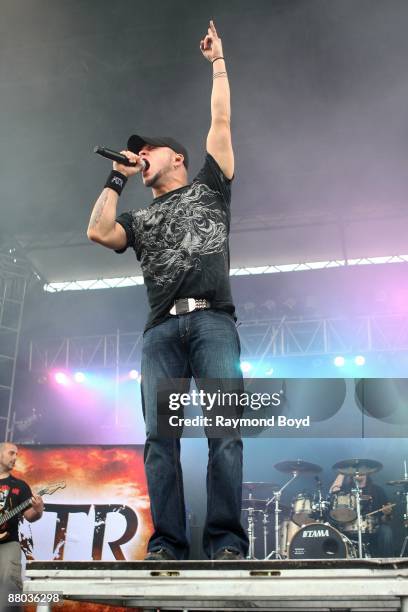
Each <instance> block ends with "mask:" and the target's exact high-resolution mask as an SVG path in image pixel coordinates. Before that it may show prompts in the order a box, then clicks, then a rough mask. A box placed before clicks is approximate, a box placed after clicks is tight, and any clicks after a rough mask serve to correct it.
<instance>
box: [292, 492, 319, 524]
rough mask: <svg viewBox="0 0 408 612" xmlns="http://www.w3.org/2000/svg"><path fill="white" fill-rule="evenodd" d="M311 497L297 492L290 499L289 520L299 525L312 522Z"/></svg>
mask: <svg viewBox="0 0 408 612" xmlns="http://www.w3.org/2000/svg"><path fill="white" fill-rule="evenodd" d="M312 513H313V497H312V496H311V495H308V494H305V493H299V495H296V497H295V498H294V500H293V501H292V515H291V520H292V521H293V522H294V523H296V525H299V527H301V526H302V525H308V524H309V523H313V520H314V519H313V518H312Z"/></svg>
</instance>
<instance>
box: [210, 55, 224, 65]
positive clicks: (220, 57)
mask: <svg viewBox="0 0 408 612" xmlns="http://www.w3.org/2000/svg"><path fill="white" fill-rule="evenodd" d="M219 59H222V60H223V59H224V58H223V57H222V56H221V55H220V56H219V57H216V58H215V59H213V60H212V62H211V63H212V64H213V63H214V62H216V61H217V60H219Z"/></svg>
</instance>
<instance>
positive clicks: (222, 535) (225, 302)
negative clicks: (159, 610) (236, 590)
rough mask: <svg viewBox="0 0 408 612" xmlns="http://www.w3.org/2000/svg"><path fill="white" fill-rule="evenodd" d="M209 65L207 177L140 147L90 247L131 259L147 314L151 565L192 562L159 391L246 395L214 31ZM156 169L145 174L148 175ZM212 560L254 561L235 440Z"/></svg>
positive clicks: (229, 158) (101, 206) (207, 45)
mask: <svg viewBox="0 0 408 612" xmlns="http://www.w3.org/2000/svg"><path fill="white" fill-rule="evenodd" d="M200 49H201V52H202V54H203V56H204V58H205V59H206V60H208V61H209V62H210V63H211V64H212V93H211V126H210V130H209V133H208V136H207V143H206V155H205V161H204V165H203V167H202V168H201V170H200V171H199V173H198V174H197V176H196V177H195V178H194V179H193V180H192V181H191V182H189V179H188V175H187V170H188V154H187V150H186V149H185V147H184V146H183V145H181V144H180V143H179V142H177V141H176V140H174V139H172V138H169V137H161V136H159V137H148V136H139V135H133V136H131V137H130V138H129V140H128V144H127V150H124V151H122V153H123V154H124V155H126V156H127V158H128V159H129V160H130V161H131V162H134V163H136V166H133V167H129V166H125V165H120V164H118V163H117V162H114V164H113V171H112V172H111V174H110V175H109V177H108V179H107V182H106V184H105V188H104V189H103V191H102V193H101V195H100V196H99V198H98V200H97V202H96V204H95V206H94V208H93V211H92V214H91V219H90V222H89V227H88V238H89V239H90V240H92V241H94V242H97V243H99V244H102V245H103V246H105V247H108V248H110V249H114V250H115V251H116V252H118V253H122V252H124V251H125V250H126V249H127V248H128V247H131V248H133V249H134V251H135V253H136V257H137V259H138V260H139V261H140V263H141V267H142V271H143V276H144V281H145V284H146V287H147V294H148V299H149V305H150V313H149V316H148V320H147V323H146V327H145V333H144V338H143V351H142V367H141V370H142V405H143V414H144V418H145V423H146V444H145V470H146V476H147V482H148V488H149V495H150V501H151V511H152V517H153V523H154V529H155V531H154V533H153V535H152V537H151V539H150V542H149V545H148V554H147V557H146V559H147V560H151V561H160V560H168V559H170V560H171V559H187V558H188V556H189V542H188V540H187V537H186V513H185V504H184V491H183V482H182V470H181V464H180V441H179V440H178V439H177V440H173V439H169V438H162V437H160V436H159V435H158V433H157V392H156V390H157V381H159V380H160V379H173V378H185V379H188V380H190V379H191V377H194V379H195V380H196V382H197V385H200V380H201V379H217V381H220V389H219V390H220V392H223V391H225V392H228V391H231V380H232V379H234V384H235V387H234V389H236V388H237V387H238V388H242V374H241V369H240V343H239V337H238V333H237V330H236V326H235V317H234V312H235V308H234V304H233V301H232V297H231V289H230V282H229V261H230V257H229V244H228V237H229V228H230V201H231V182H232V179H233V175H234V154H233V149H232V142H231V131H230V88H229V83H228V75H227V71H226V63H225V59H224V54H223V49H222V43H221V39H220V38H219V36H218V34H217V31H216V28H215V25H214V23H213V22H212V21H210V24H209V27H208V31H207V33H206V35H205V36H204V38H203V40H201V42H200ZM143 160H145V161H147V162H148V168H146V167H144V169H142V166H143ZM137 173H141V177H142V181H143V184H144V185H145V186H146V187H149V188H151V190H152V195H153V201H152V202H151V203H150V205H149V206H147V207H146V208H142V209H139V210H137V211H136V210H132V211H129V212H125V213H123V214H120V215H119V216H118V215H117V211H116V207H117V204H118V199H119V196H120V194H121V192H122V190H123V188H124V187H125V184H126V182H127V180H128V179H129V178H130V177H132V176H134V175H135V174H137ZM208 446H209V460H208V468H207V515H206V522H205V526H204V533H203V548H204V551H205V553H206V555H207V556H208V557H209V558H211V559H216V560H238V559H243V558H244V557H245V556H246V554H247V549H248V540H247V536H246V533H245V531H244V530H243V528H242V526H241V521H240V515H241V498H242V493H241V489H242V441H241V437H240V434H239V432H238V431H237V430H231V431H230V432H228V433H227V434H226V435H225V436H224V437H222V438H209V439H208Z"/></svg>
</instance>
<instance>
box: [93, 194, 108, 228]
mask: <svg viewBox="0 0 408 612" xmlns="http://www.w3.org/2000/svg"><path fill="white" fill-rule="evenodd" d="M107 201H108V193H107V192H102V193H101V195H100V196H99V198H98V200H97V202H96V204H95V206H94V209H93V211H92V214H91V219H90V221H89V227H92V228H93V227H95V226H96V225H98V223H99V221H100V218H101V217H102V213H103V209H104V208H105V205H106V202H107Z"/></svg>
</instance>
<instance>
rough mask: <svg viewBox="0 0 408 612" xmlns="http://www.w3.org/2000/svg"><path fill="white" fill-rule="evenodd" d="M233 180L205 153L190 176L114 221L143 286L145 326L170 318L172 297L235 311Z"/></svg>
mask: <svg viewBox="0 0 408 612" xmlns="http://www.w3.org/2000/svg"><path fill="white" fill-rule="evenodd" d="M230 202H231V180H229V179H227V178H226V176H225V175H224V174H223V172H222V170H221V168H220V167H219V165H218V164H217V162H216V161H215V159H214V158H213V157H212V156H211V155H210V154H209V153H207V155H206V157H205V163H204V166H203V167H202V169H201V170H200V172H199V173H198V174H197V176H196V177H195V178H194V180H193V181H192V182H191V183H190V184H189V185H185V186H184V187H180V188H179V189H175V190H174V191H170V192H169V193H166V194H164V195H163V196H160V197H158V198H155V199H154V200H153V202H152V203H151V204H150V206H149V207H148V208H143V209H141V210H132V211H129V212H125V213H123V214H121V215H119V216H118V218H117V219H116V221H117V222H118V223H120V224H121V225H122V226H123V228H124V229H125V231H126V236H127V246H126V247H125V248H124V249H122V250H121V251H118V252H119V253H123V252H124V251H125V250H126V249H127V248H128V247H132V248H133V249H134V250H135V253H136V257H137V259H138V260H139V261H140V264H141V267H142V271H143V277H144V281H145V284H146V288H147V296H148V299H149V304H150V313H149V317H148V320H147V324H146V328H145V330H147V329H149V328H150V327H153V326H154V325H157V324H158V323H161V322H162V321H164V320H165V319H166V318H168V317H169V316H171V315H169V310H170V308H171V307H172V305H173V303H174V300H176V299H179V298H189V297H190V298H206V299H207V300H209V301H210V302H211V307H212V308H216V309H221V310H226V311H227V312H229V313H231V314H233V313H234V311H235V308H234V304H233V302H232V297H231V288H230V282H229V266H230V256H229V244H228V236H229V231H230V216H231V215H230Z"/></svg>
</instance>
